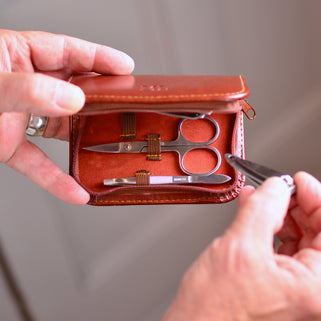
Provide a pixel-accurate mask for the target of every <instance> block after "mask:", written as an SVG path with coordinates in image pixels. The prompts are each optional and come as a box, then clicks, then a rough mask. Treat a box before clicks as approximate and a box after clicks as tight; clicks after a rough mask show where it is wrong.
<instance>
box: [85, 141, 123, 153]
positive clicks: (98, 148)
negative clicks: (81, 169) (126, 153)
mask: <svg viewBox="0 0 321 321" xmlns="http://www.w3.org/2000/svg"><path fill="white" fill-rule="evenodd" d="M119 145H120V144H119V143H112V144H103V145H95V146H90V147H84V148H83V149H85V150H89V151H92V152H101V153H120V146H119Z"/></svg>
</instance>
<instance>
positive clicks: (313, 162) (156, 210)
mask: <svg viewBox="0 0 321 321" xmlns="http://www.w3.org/2000/svg"><path fill="white" fill-rule="evenodd" d="M320 12H321V4H320V2H319V1H300V0H285V1H282V2H281V1H277V0H275V1H271V0H264V1H260V2H258V1H256V0H246V1H245V0H243V1H238V0H224V1H219V0H216V1H214V0H199V1H194V0H174V1H171V0H164V1H157V0H153V1H151V0H132V1H131V0H126V1H125V0H117V1H99V0H92V1H83V0H80V1H77V2H75V1H71V0H56V1H52V2H51V1H48V0H42V1H40V0H35V1H33V2H32V3H30V1H25V0H20V1H19V0H16V1H4V2H3V6H2V8H1V12H0V21H1V27H2V28H7V29H16V30H30V29H33V30H45V31H50V32H55V33H65V34H70V35H73V36H77V37H82V38H85V39H87V40H90V41H95V42H100V43H104V44H106V45H110V46H113V47H116V48H118V49H121V50H124V51H127V52H128V53H129V54H130V55H132V56H133V57H134V59H135V60H136V71H135V72H136V73H137V74H143V73H154V74H157V73H161V74H243V75H244V76H245V77H246V79H247V81H248V83H249V86H250V89H251V96H250V99H249V100H250V102H251V103H252V104H253V105H254V107H255V108H256V110H257V114H258V116H257V118H256V120H254V121H246V122H245V128H246V151H247V157H248V158H249V159H252V160H255V161H257V162H261V163H264V164H266V165H270V166H273V167H274V168H276V169H280V170H285V171H287V170H288V171H290V173H294V172H295V171H297V170H301V169H303V170H307V171H309V172H311V173H312V174H314V175H316V176H317V177H318V178H319V179H320V178H321V169H320V166H319V165H320V159H321V151H320V148H319V147H318V146H319V145H320V144H319V137H320V125H319V124H320V120H321V94H320V93H321V77H320V75H321V61H320V59H319V58H320V52H321V50H320V49H321V36H320V32H319V31H320V30H321V22H320V17H319V13H320ZM34 141H35V142H37V143H38V144H39V145H40V146H42V147H43V149H44V150H46V151H47V153H48V154H49V155H51V156H52V158H53V159H54V160H55V161H56V162H57V163H58V164H59V165H60V166H62V167H63V168H65V169H66V170H67V169H68V145H67V144H66V143H62V142H55V141H51V140H49V141H48V140H44V139H42V138H39V139H34ZM0 177H1V180H0V195H1V196H0V206H1V213H0V239H1V242H2V246H3V247H4V249H5V252H6V254H7V259H8V261H9V262H10V265H11V267H12V272H13V274H14V276H15V278H16V281H17V282H18V284H19V286H20V287H21V289H22V292H23V295H24V298H25V300H26V302H27V305H28V307H29V309H30V311H31V313H32V316H33V318H34V319H35V320H34V321H36V320H39V321H76V320H77V321H88V320H93V321H102V320H115V321H125V320H126V321H138V320H146V321H147V320H148V321H150V320H159V318H160V316H161V315H162V314H163V312H164V310H165V309H166V307H167V305H168V304H169V303H170V301H171V299H172V298H173V296H174V295H175V291H176V288H177V285H178V282H179V280H180V278H181V276H182V274H183V271H184V270H185V269H186V268H187V267H188V266H189V264H190V263H191V262H192V261H193V260H194V259H195V258H196V257H197V255H198V254H199V253H200V251H201V250H202V249H203V248H204V247H205V246H206V245H207V244H208V243H209V242H210V240H211V239H212V238H214V237H215V236H218V235H220V234H221V233H222V232H223V231H224V229H225V228H226V227H227V226H228V224H229V223H230V222H231V221H232V219H233V217H234V213H235V209H236V203H235V202H233V203H229V204H225V205H220V206H219V205H200V206H197V205H195V206H184V205H182V206H145V207H143V206H135V207H106V208H95V207H89V206H84V207H74V206H71V205H66V204H63V203H62V202H60V201H58V200H56V199H54V198H53V197H52V196H50V195H48V194H47V193H46V192H44V191H42V190H41V189H40V188H38V187H37V186H35V185H34V184H33V183H31V182H29V181H27V180H26V179H25V178H24V177H22V176H20V175H19V174H16V173H14V172H13V171H12V170H10V169H9V168H7V167H6V166H4V165H0ZM8 293H9V292H8V291H7V288H6V286H5V282H4V281H3V280H2V279H0V298H2V297H4V299H1V300H0V319H1V320H14V321H16V320H22V321H25V320H23V319H22V318H20V317H19V314H18V312H17V311H18V309H17V308H15V305H16V304H17V303H16V302H15V301H14V300H13V299H11V297H10V295H9V294H8ZM8 316H9V317H8Z"/></svg>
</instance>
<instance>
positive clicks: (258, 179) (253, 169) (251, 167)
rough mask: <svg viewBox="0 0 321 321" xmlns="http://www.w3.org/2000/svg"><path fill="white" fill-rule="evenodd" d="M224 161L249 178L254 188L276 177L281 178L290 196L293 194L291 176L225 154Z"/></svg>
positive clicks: (294, 188) (293, 185)
mask: <svg viewBox="0 0 321 321" xmlns="http://www.w3.org/2000/svg"><path fill="white" fill-rule="evenodd" d="M225 159H226V161H227V162H228V163H229V164H230V165H231V166H232V167H234V168H235V169H236V170H237V171H239V172H240V173H242V174H243V175H245V176H246V177H247V178H249V179H250V180H251V181H252V182H253V183H254V184H255V185H256V186H258V185H261V184H262V183H263V182H264V181H265V180H266V179H268V178H269V177H274V176H277V177H281V178H282V179H283V180H284V181H285V183H286V184H287V185H288V187H289V189H290V193H291V195H293V194H295V191H296V187H295V184H294V181H293V178H292V176H290V175H288V174H283V173H281V172H278V171H276V170H274V169H271V168H268V167H266V166H263V165H259V164H256V163H253V162H251V161H248V160H245V159H242V158H240V157H238V156H235V155H232V154H225Z"/></svg>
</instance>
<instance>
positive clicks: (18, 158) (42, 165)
mask: <svg viewBox="0 0 321 321" xmlns="http://www.w3.org/2000/svg"><path fill="white" fill-rule="evenodd" d="M7 164H8V165H9V166H10V167H11V168H13V169H14V170H16V171H18V172H20V173H21V174H23V175H25V176H26V177H28V178H29V179H31V180H32V181H34V182H35V183H36V184H38V185H39V186H41V187H42V188H43V189H45V190H47V191H48V192H49V193H51V194H53V195H55V196H56V197H58V198H60V199H61V200H63V201H65V202H67V203H70V204H75V205H82V204H86V203H87V202H88V201H89V194H88V193H87V192H86V191H85V190H84V189H83V188H82V187H81V186H80V185H78V184H77V182H76V181H75V180H74V179H73V178H72V177H71V176H69V175H67V174H66V173H65V172H64V171H63V170H62V169H60V168H59V167H58V166H57V165H56V164H54V163H53V162H52V161H51V159H49V158H48V157H47V155H46V154H44V153H43V152H42V150H40V149H39V148H38V147H37V146H36V145H34V144H32V143H31V142H29V141H24V142H23V143H22V144H21V145H20V146H19V148H18V149H17V151H16V153H15V154H14V155H13V156H12V158H11V159H10V160H9V162H8V163H7Z"/></svg>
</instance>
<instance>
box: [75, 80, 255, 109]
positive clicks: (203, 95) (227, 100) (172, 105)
mask: <svg viewBox="0 0 321 321" xmlns="http://www.w3.org/2000/svg"><path fill="white" fill-rule="evenodd" d="M71 82H72V83H74V84H75V85H78V86H79V87H81V88H82V90H83V91H84V92H85V95H86V105H85V107H84V108H83V109H82V110H81V111H80V113H79V114H99V113H103V112H112V111H132V110H135V111H141V112H144V111H150V110H156V111H162V112H166V111H169V112H172V111H175V112H191V111H193V112H195V111H200V112H204V113H208V112H213V111H214V112H216V113H220V112H223V113H233V112H236V111H237V110H240V108H241V107H240V104H239V103H238V101H239V100H241V99H244V98H245V97H247V96H248V95H249V88H248V86H247V83H246V81H245V79H244V77H242V76H206V75H205V76H204V75H191V76H189V75H181V76H179V75H170V76H168V75H166V76H165V75H129V76H77V77H74V78H73V79H71Z"/></svg>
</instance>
